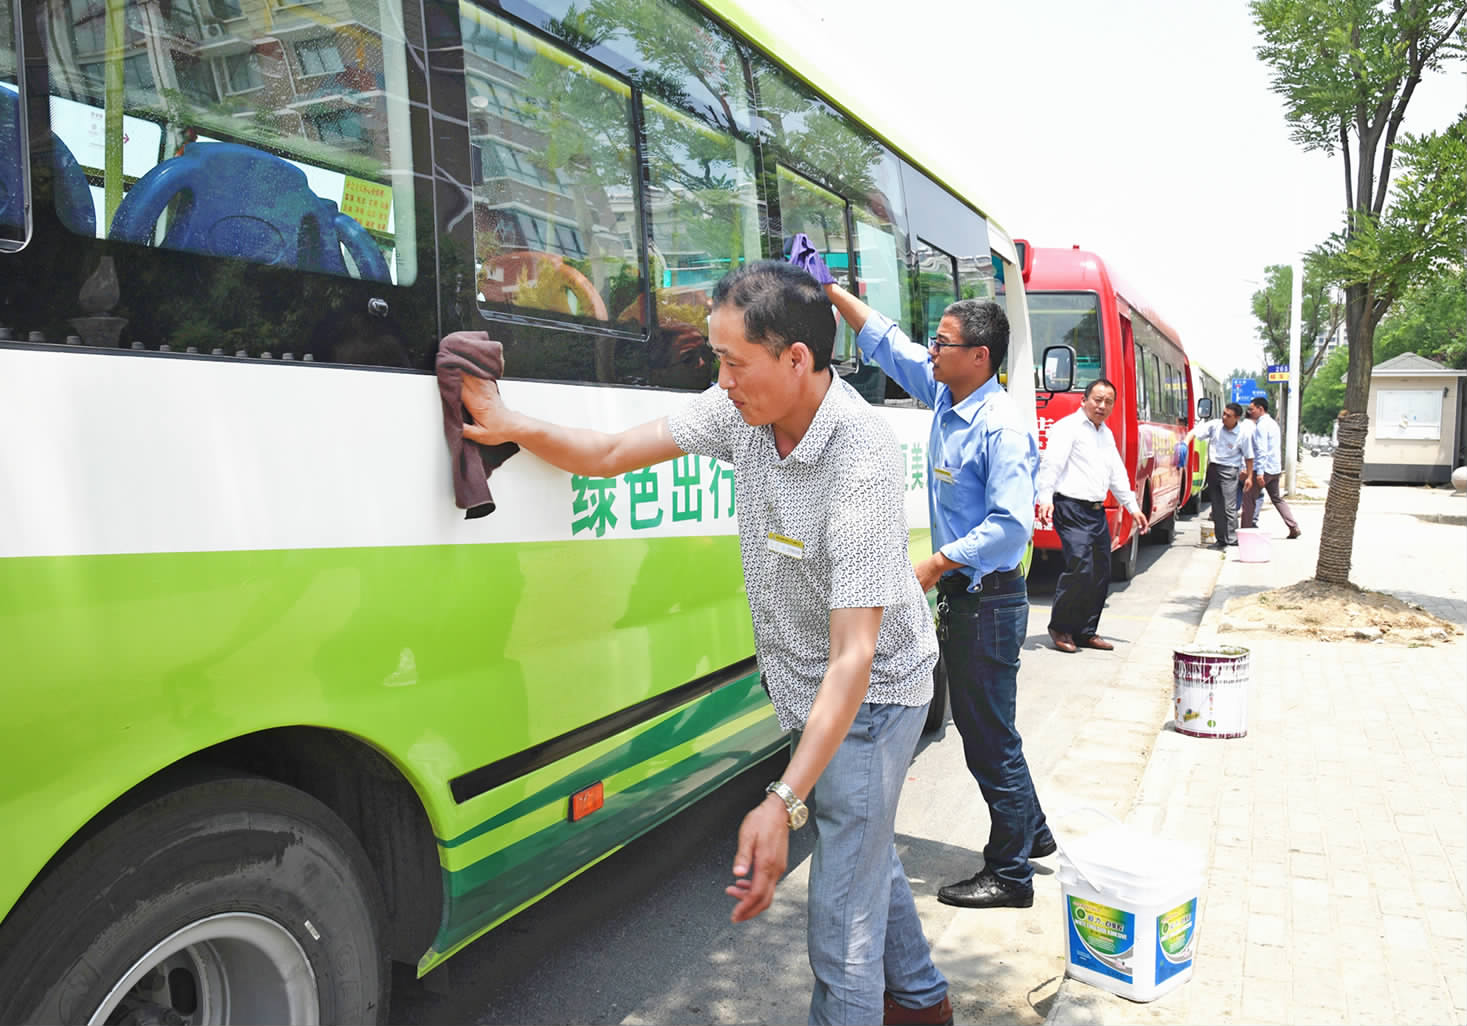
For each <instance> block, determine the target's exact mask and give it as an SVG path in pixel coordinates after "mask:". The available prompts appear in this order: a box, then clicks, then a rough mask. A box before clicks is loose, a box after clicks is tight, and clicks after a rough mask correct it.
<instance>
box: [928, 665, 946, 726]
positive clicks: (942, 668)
mask: <svg viewBox="0 0 1467 1026" xmlns="http://www.w3.org/2000/svg"><path fill="white" fill-rule="evenodd" d="M946 720H947V663H946V662H944V661H943V658H942V654H941V653H938V656H937V665H936V666H934V667H933V668H932V704H931V705H929V706H928V707H927V722H926V723H924V724H922V733H924V734H932V733H935V732H936V731H938V730H940V729H941V728H942V725H943V723H944V722H945V721H946Z"/></svg>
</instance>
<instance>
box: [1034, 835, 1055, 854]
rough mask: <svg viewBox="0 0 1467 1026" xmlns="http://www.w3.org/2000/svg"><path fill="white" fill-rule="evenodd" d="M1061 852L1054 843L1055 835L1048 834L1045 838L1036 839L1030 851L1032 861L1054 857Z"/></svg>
mask: <svg viewBox="0 0 1467 1026" xmlns="http://www.w3.org/2000/svg"><path fill="white" fill-rule="evenodd" d="M1057 851H1059V845H1057V844H1055V843H1054V834H1046V835H1045V836H1044V837H1043V838H1039V837H1036V838H1034V846H1033V847H1031V848H1030V849H1029V857H1030V858H1031V859H1042V858H1044V857H1045V856H1047V855H1053V854H1054V853H1055V852H1057Z"/></svg>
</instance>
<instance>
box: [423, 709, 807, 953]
mask: <svg viewBox="0 0 1467 1026" xmlns="http://www.w3.org/2000/svg"><path fill="white" fill-rule="evenodd" d="M710 697H712V696H710ZM761 697H762V695H761ZM771 733H773V734H774V737H773V740H771ZM783 744H785V739H784V736H783V735H781V734H778V733H777V730H776V731H774V732H772V731H771V730H770V726H769V725H768V724H766V723H764V722H758V723H756V724H755V725H754V726H752V727H749V728H747V729H745V730H742V731H739V732H738V733H736V734H734V735H733V736H731V737H728V738H725V739H723V740H721V741H719V742H718V743H716V744H714V745H712V746H711V747H708V748H706V749H704V750H702V751H699V752H697V753H695V754H692V755H690V756H689V757H688V758H686V759H683V760H680V761H679V762H678V763H677V764H676V765H672V766H668V767H666V768H664V769H661V770H660V771H656V772H653V773H652V774H650V775H648V776H647V777H645V778H644V779H642V780H641V781H639V782H638V783H637V784H635V785H634V786H632V787H630V788H628V789H626V790H623V791H620V792H618V793H617V794H615V795H611V794H608V795H607V798H606V805H605V806H604V807H603V808H602V809H601V810H600V811H598V812H595V813H593V814H591V815H590V816H589V817H587V818H586V819H583V820H581V821H579V822H576V823H572V822H570V820H569V819H568V818H567V817H566V816H565V815H564V813H563V812H562V815H561V817H560V819H559V821H558V822H557V823H556V824H555V825H554V826H552V827H549V828H546V829H543V830H541V831H539V832H537V833H534V834H532V835H530V836H528V837H526V838H524V839H523V840H521V841H519V842H517V843H515V844H512V845H510V846H509V847H506V848H503V849H501V850H499V851H496V852H494V853H493V854H491V855H489V856H487V857H485V858H483V859H480V860H479V861H477V862H475V863H474V864H473V865H471V866H468V867H466V868H464V869H461V870H459V871H458V872H453V873H446V874H445V877H446V881H445V882H446V887H445V890H446V893H447V898H448V908H447V909H446V910H445V916H444V925H443V927H442V928H441V930H440V932H439V935H438V937H437V939H436V940H435V941H434V943H433V947H432V948H431V949H430V950H429V952H428V953H427V954H426V955H424V956H423V958H422V960H421V961H420V962H419V965H418V972H419V975H421V974H423V973H426V972H427V971H428V970H430V969H432V968H433V967H434V966H436V965H438V964H439V963H441V962H442V961H443V960H444V959H446V958H448V957H449V956H450V955H452V954H453V953H454V952H456V951H458V950H459V949H461V948H462V947H463V946H464V945H465V944H467V943H469V942H470V941H472V940H473V939H474V938H475V937H477V936H479V935H481V934H482V933H484V932H485V931H487V930H489V929H492V928H493V927H494V926H496V925H498V924H499V923H500V922H503V921H504V920H505V919H507V918H508V917H510V916H511V915H513V914H514V913H515V912H517V911H519V910H520V909H521V908H524V907H525V906H527V905H529V904H532V903H533V902H534V901H535V900H538V899H539V898H540V897H541V896H543V895H544V894H546V893H548V892H549V891H551V890H554V889H555V888H556V887H559V886H560V885H562V884H564V883H566V882H567V881H569V880H572V879H574V878H575V877H576V876H577V875H579V874H580V873H581V872H584V871H585V870H586V869H588V868H590V866H592V865H594V864H595V863H596V862H599V861H600V860H601V858H602V857H604V856H599V853H600V852H601V851H602V850H603V849H604V848H606V847H607V846H608V845H610V846H612V850H613V851H614V850H616V849H618V848H620V847H622V846H624V845H625V844H626V843H628V842H629V841H631V840H633V839H635V838H636V837H638V836H640V835H641V834H643V833H645V832H646V831H648V830H650V829H652V828H653V827H655V826H656V825H657V824H658V823H659V822H660V821H661V819H662V818H663V817H662V816H661V815H660V814H659V807H661V806H663V805H664V801H662V800H659V801H657V802H655V803H654V802H648V801H646V800H644V799H645V798H646V797H647V795H648V794H649V793H651V792H659V793H660V795H661V797H662V798H663V799H665V801H666V802H669V803H671V804H673V805H675V806H677V807H679V808H681V807H683V806H686V805H688V804H691V803H692V802H693V801H695V800H697V799H698V798H699V797H701V796H702V795H704V794H706V793H708V792H709V791H711V790H713V789H714V788H716V787H718V786H719V785H720V784H722V783H724V782H725V781H726V780H728V779H729V778H731V777H733V776H735V775H737V774H738V773H739V772H741V771H742V770H744V769H745V768H747V767H748V766H749V765H750V764H751V763H752V762H754V761H756V760H757V759H759V758H762V757H764V756H767V755H769V754H771V753H773V752H775V751H777V750H778V748H779V747H780V746H781V745H783ZM736 829H737V824H730V826H729V831H730V834H729V836H730V839H732V837H733V833H734V831H735V830H736ZM607 854H610V852H607ZM598 856H599V857H598ZM527 892H528V893H532V894H533V895H534V897H532V898H530V899H528V900H525V899H523V898H522V897H521V896H522V895H524V894H526V893H527Z"/></svg>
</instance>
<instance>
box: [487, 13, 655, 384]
mask: <svg viewBox="0 0 1467 1026" xmlns="http://www.w3.org/2000/svg"><path fill="white" fill-rule="evenodd" d="M460 20H461V27H462V30H463V39H464V62H465V67H464V79H465V88H466V90H467V100H468V110H469V143H470V146H471V151H470V162H471V166H472V175H473V204H474V210H473V225H474V249H475V254H476V258H477V260H478V262H479V265H480V267H479V273H478V276H477V277H478V282H479V289H478V293H477V298H478V299H479V301H480V302H483V303H488V304H496V305H498V304H503V305H506V306H509V307H510V308H512V309H520V310H525V311H532V312H540V313H549V314H561V315H564V314H569V315H571V316H575V317H585V318H591V319H595V320H601V321H605V320H608V319H609V313H608V311H615V310H618V309H620V307H621V306H622V305H623V303H622V295H621V294H622V293H624V292H626V291H627V288H626V284H627V283H628V282H630V283H631V289H630V291H631V292H632V294H633V295H640V294H641V291H642V283H641V281H640V275H639V273H638V270H637V268H638V263H639V261H638V250H639V248H640V232H639V231H638V229H637V225H636V219H635V196H636V193H637V189H636V185H637V174H636V167H635V147H634V145H633V139H632V136H631V125H632V120H631V99H632V97H631V90H630V89H629V88H628V87H627V86H626V85H625V83H623V82H621V81H619V80H617V79H615V78H613V77H611V76H609V75H606V74H605V73H603V72H601V71H600V70H598V69H596V68H594V67H593V66H591V65H590V64H588V63H585V62H582V61H580V60H579V59H577V58H575V57H574V56H572V55H571V54H570V52H569V51H564V50H561V49H559V48H556V47H554V46H553V45H552V44H550V43H548V42H544V41H542V40H539V39H536V38H534V37H531V36H529V35H528V34H526V33H525V32H524V31H523V30H522V29H519V28H517V27H515V26H513V25H512V24H510V23H509V22H506V21H502V20H500V19H499V18H497V17H495V16H494V15H492V14H489V13H488V12H486V11H483V10H480V9H479V8H478V7H475V6H472V5H469V4H461V5H460ZM619 215H625V216H619ZM542 271H544V272H553V273H552V274H550V275H549V276H548V280H547V275H546V274H544V273H542ZM593 297H594V298H593ZM597 363H598V367H600V369H601V370H602V371H607V372H609V368H607V367H606V366H603V364H604V363H605V361H604V360H602V359H600V358H598V361H597ZM598 376H599V375H598Z"/></svg>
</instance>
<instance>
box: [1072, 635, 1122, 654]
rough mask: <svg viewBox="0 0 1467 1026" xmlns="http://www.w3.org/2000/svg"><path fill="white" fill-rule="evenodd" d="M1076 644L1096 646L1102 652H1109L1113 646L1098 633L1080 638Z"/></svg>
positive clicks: (1088, 646) (1087, 646) (1085, 646)
mask: <svg viewBox="0 0 1467 1026" xmlns="http://www.w3.org/2000/svg"><path fill="white" fill-rule="evenodd" d="M1077 644H1078V645H1079V646H1080V647H1081V648H1098V649H1100V651H1102V652H1109V651H1111V650H1113V649H1114V648H1115V646H1114V645H1112V644H1111V643H1110V642H1109V641H1106V640H1105V639H1104V638H1102V637H1101V636H1100V635H1099V634H1092V635H1090V637H1088V638H1081V639H1080V640H1079V642H1077Z"/></svg>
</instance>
